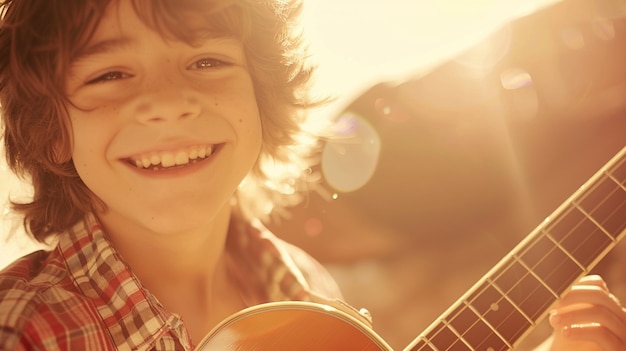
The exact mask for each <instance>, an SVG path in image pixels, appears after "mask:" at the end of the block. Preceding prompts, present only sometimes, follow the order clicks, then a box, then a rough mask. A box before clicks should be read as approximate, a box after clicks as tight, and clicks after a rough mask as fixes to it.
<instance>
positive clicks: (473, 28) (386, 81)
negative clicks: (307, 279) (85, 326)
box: [0, 0, 626, 350]
mask: <svg viewBox="0 0 626 351" xmlns="http://www.w3.org/2000/svg"><path fill="white" fill-rule="evenodd" d="M306 5H307V8H306V11H307V12H306V26H307V27H306V29H307V31H308V33H309V35H310V36H311V49H312V52H313V54H314V58H315V59H316V60H317V62H318V63H319V65H320V77H319V81H318V89H320V92H323V93H324V94H327V93H329V92H330V93H331V94H333V95H336V96H337V99H336V101H335V102H333V103H332V104H330V105H329V106H326V107H325V108H323V109H321V110H320V111H316V112H315V113H325V114H332V115H333V116H335V117H336V120H337V126H336V128H337V129H336V131H337V137H335V138H332V139H330V140H328V142H327V143H326V145H325V147H324V150H323V153H322V155H321V158H322V164H321V167H320V168H319V169H318V170H317V171H318V172H320V174H322V175H323V178H322V179H323V183H322V184H321V187H320V188H319V189H317V190H316V191H315V192H314V193H312V194H311V195H310V196H309V197H308V199H307V201H306V202H305V203H303V204H302V205H301V206H299V207H297V208H295V209H294V210H293V211H292V216H291V217H290V218H286V219H283V220H282V221H280V222H275V223H268V225H269V226H270V227H271V228H272V229H273V230H274V231H275V232H276V233H277V234H278V235H279V236H281V237H283V238H285V239H287V240H289V241H291V242H293V243H295V244H297V245H299V246H301V247H303V248H305V249H306V250H308V251H309V252H310V253H311V254H312V255H313V256H315V257H316V258H317V259H318V260H320V261H321V262H322V263H324V264H325V265H326V266H327V267H328V268H329V270H330V271H331V273H332V274H333V275H334V276H335V277H336V279H337V281H338V282H339V284H340V285H341V287H342V289H343V291H344V293H345V297H346V299H347V300H348V302H350V303H352V304H353V305H355V306H357V307H366V308H368V309H369V310H370V311H371V312H372V314H373V316H374V325H375V328H376V330H377V331H378V332H379V333H380V334H381V335H382V336H383V337H384V338H385V339H386V340H387V341H388V342H389V343H390V344H391V345H392V346H393V347H394V349H398V350H400V349H402V348H403V347H404V346H406V345H407V344H408V343H409V342H410V341H411V340H412V339H413V338H414V337H415V336H417V334H419V332H421V331H422V330H423V329H425V328H426V327H427V326H428V325H429V324H430V323H431V322H432V321H434V320H435V319H436V318H437V317H438V316H439V315H440V314H441V313H442V312H444V310H445V309H446V308H447V307H448V306H449V305H451V304H452V303H453V302H454V301H456V300H457V299H458V298H459V297H460V296H461V295H462V294H463V293H464V292H465V291H466V290H467V289H469V288H470V287H471V286H472V284H473V283H474V282H475V281H477V280H478V279H480V278H481V277H482V276H483V275H484V274H485V273H486V272H487V271H488V270H489V269H490V268H491V267H492V266H493V265H494V264H496V263H497V262H498V261H499V260H500V258H502V257H503V256H504V255H505V254H506V253H507V252H508V251H509V250H511V249H512V248H513V247H514V246H515V245H516V244H517V243H518V242H519V241H520V240H521V239H522V238H523V237H524V236H525V235H526V234H528V233H529V232H530V231H531V230H532V229H533V228H534V227H535V226H536V225H537V224H539V223H540V222H541V221H542V220H543V219H544V218H545V217H546V216H548V215H549V214H550V213H551V212H552V210H554V209H555V208H556V207H557V206H558V205H559V204H560V203H561V202H563V201H564V200H565V199H566V198H567V197H568V196H569V195H570V194H571V193H572V192H574V191H575V190H576V189H577V188H578V187H579V186H580V185H581V184H582V183H583V182H584V181H585V180H586V179H587V178H588V177H589V176H591V175H592V174H593V173H594V172H595V171H596V170H597V169H598V168H600V167H601V166H602V165H603V164H604V163H605V162H606V161H607V160H609V158H610V157H611V156H613V155H614V154H615V153H616V152H617V151H619V150H620V149H621V148H623V147H624V146H626V116H625V113H626V63H625V62H626V17H624V14H625V13H626V2H624V1H623V0H564V1H559V2H557V1H548V0H534V1H531V0H524V1H519V0H445V1H444V0H429V1H426V0H419V1H415V0H373V1H359V0H310V1H308V2H307V3H306ZM0 167H3V166H2V165H0ZM27 193H28V189H27V187H26V186H24V185H23V184H22V183H20V182H18V181H17V180H16V179H14V178H13V177H11V176H10V175H9V174H8V171H6V169H5V168H2V169H1V172H0V194H11V195H12V196H23V194H27ZM5 197H6V196H3V197H2V200H4V198H5ZM3 216H4V220H3V221H2V222H0V223H1V224H2V227H0V229H1V230H2V235H3V237H4V239H2V238H0V240H2V241H0V245H1V247H2V249H1V250H0V266H4V265H6V264H7V263H8V262H9V261H10V260H12V259H14V258H15V257H17V256H18V255H21V254H23V253H24V252H26V251H29V250H32V249H33V246H32V244H31V243H29V242H28V241H27V240H25V239H23V235H22V233H21V232H20V230H19V219H17V221H16V220H13V218H12V217H11V214H10V213H9V212H8V211H5V212H4V213H3ZM8 233H15V235H12V236H8ZM7 238H8V239H7ZM625 245H626V244H624V245H619V246H618V247H617V248H616V249H615V250H614V251H613V252H612V253H611V254H610V255H609V256H607V257H606V258H605V259H604V260H603V261H602V262H601V263H600V265H599V266H598V267H597V269H596V272H599V273H602V274H603V275H605V276H606V277H607V279H608V280H609V283H610V285H611V286H612V287H613V289H614V290H615V292H616V294H617V295H618V296H619V297H621V298H622V299H623V300H626V281H625V280H624V279H625V278H624V277H626V274H624V273H625V272H624V269H625V268H626V246H625ZM548 333H549V329H548V328H547V327H546V325H545V324H542V325H540V326H539V327H538V328H536V330H535V331H534V332H533V333H532V334H531V335H530V336H529V337H528V338H527V339H526V341H525V342H524V343H523V345H522V346H520V347H519V349H520V350H526V349H528V348H529V347H531V346H532V345H534V344H536V343H537V342H538V341H539V340H541V339H543V338H544V337H545V336H547V335H548Z"/></svg>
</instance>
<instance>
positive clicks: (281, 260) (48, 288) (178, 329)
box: [0, 216, 340, 351]
mask: <svg viewBox="0 0 626 351" xmlns="http://www.w3.org/2000/svg"><path fill="white" fill-rule="evenodd" d="M231 228H232V230H231V232H230V234H229V238H228V243H227V252H228V254H229V256H230V258H231V260H230V262H231V267H230V268H232V272H233V273H234V274H235V275H236V277H237V278H238V279H241V280H244V279H245V281H246V286H252V287H251V288H250V289H249V290H248V291H247V292H246V293H247V294H248V296H246V301H248V302H251V303H261V302H268V301H283V300H308V299H309V298H310V297H311V295H310V294H312V293H314V294H316V295H317V294H320V295H325V296H328V297H331V298H338V297H340V295H339V290H338V289H337V287H336V285H335V283H334V281H333V280H332V279H331V278H330V276H329V275H328V273H327V272H326V271H325V270H324V269H323V268H322V267H321V266H320V265H319V263H317V262H316V261H314V260H313V259H311V258H310V257H309V256H308V255H306V254H305V253H303V252H302V251H300V250H298V249H296V248H295V247H293V246H291V245H289V244H287V243H285V242H283V241H281V240H279V239H278V238H276V237H275V236H274V235H272V234H271V233H269V232H268V231H267V230H266V229H264V228H263V227H262V226H261V225H260V224H259V223H254V224H243V223H242V221H235V220H234V221H233V223H232V226H231ZM234 262H236V263H237V265H236V266H235V265H234V264H233V263H234ZM255 281H256V283H257V284H250V282H255ZM196 341H199V340H196ZM192 348H193V343H192V341H191V339H190V337H189V333H188V332H187V329H186V328H185V324H184V322H183V321H182V320H181V318H180V317H179V316H178V315H176V314H174V313H171V312H169V311H167V310H165V309H164V308H163V306H162V305H161V304H160V303H159V302H158V301H157V299H156V298H155V297H154V296H153V295H152V294H150V292H149V291H147V290H146V289H145V288H143V287H142V285H141V282H140V281H139V280H138V279H137V277H136V276H134V275H133V274H132V272H131V271H130V270H129V269H128V267H127V266H126V264H125V263H124V261H123V260H122V259H121V258H120V256H119V255H118V253H117V252H116V251H115V249H114V248H113V247H112V246H111V244H110V243H109V242H108V241H107V239H106V237H105V235H104V234H103V232H102V230H101V229H100V227H99V225H98V224H97V222H96V221H95V219H94V218H93V216H89V217H88V218H87V219H86V220H85V221H84V223H80V224H79V225H76V226H75V227H74V228H73V229H72V230H70V231H68V232H67V233H65V234H64V235H62V236H60V237H59V243H58V245H57V247H56V249H55V250H52V251H50V252H45V251H37V252H34V253H32V254H30V255H28V256H26V257H24V258H22V259H20V260H18V261H16V262H14V263H13V264H11V265H10V266H9V267H7V268H6V269H5V270H4V271H2V272H0V350H81V351H82V350H115V349H119V350H189V349H192Z"/></svg>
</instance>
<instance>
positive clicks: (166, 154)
mask: <svg viewBox="0 0 626 351" xmlns="http://www.w3.org/2000/svg"><path fill="white" fill-rule="evenodd" d="M218 148H219V145H198V146H192V147H189V148H186V149H180V150H176V151H163V152H151V153H147V154H142V155H135V156H132V157H130V158H128V160H127V161H128V163H130V164H131V165H133V166H135V167H137V168H139V169H145V170H153V171H160V170H167V169H174V168H180V167H184V166H187V165H192V164H195V163H198V162H202V161H203V160H206V159H208V158H209V157H210V156H211V155H212V154H213V153H214V152H215V151H216V150H217V149H218Z"/></svg>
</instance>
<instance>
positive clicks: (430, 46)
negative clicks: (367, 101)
mask: <svg viewBox="0 0 626 351" xmlns="http://www.w3.org/2000/svg"><path fill="white" fill-rule="evenodd" d="M556 2H558V0H524V1H520V0H368V1H362V0H309V1H308V2H305V15H306V17H305V31H306V33H307V34H308V37H309V42H310V43H311V49H312V50H311V51H312V54H313V56H314V58H315V62H317V63H318V64H319V72H320V74H319V76H320V79H319V85H318V86H319V89H321V90H322V91H324V92H325V93H326V92H330V93H333V94H336V95H337V96H339V97H340V101H338V104H341V103H345V101H346V100H350V99H351V98H353V97H355V96H356V95H357V94H358V93H359V92H360V91H363V90H365V89H367V88H368V87H369V86H370V85H372V84H373V83H377V82H380V81H385V80H395V79H397V78H401V77H406V76H407V75H408V74H413V73H419V72H420V71H423V70H424V69H426V68H428V67H429V66H433V65H435V64H437V63H438V62H441V61H442V60H445V59H446V58H448V57H450V56H452V55H454V54H455V53H458V52H459V51H461V50H462V49H464V48H467V47H469V46H471V45H472V44H474V43H476V42H478V41H479V40H480V39H481V38H483V37H484V36H486V35H487V34H489V33H490V32H491V31H493V30H494V29H495V28H497V27H498V26H500V25H502V24H503V23H506V22H508V21H510V20H511V19H513V18H516V17H519V16H523V15H526V14H529V13H532V12H534V11H535V10H537V9H538V8H541V7H543V6H546V5H549V4H553V3H556Z"/></svg>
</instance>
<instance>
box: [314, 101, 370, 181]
mask: <svg viewBox="0 0 626 351" xmlns="http://www.w3.org/2000/svg"><path fill="white" fill-rule="evenodd" d="M335 127H336V130H335V136H334V137H331V138H329V140H327V142H326V144H325V145H324V149H323V150H322V160H321V168H322V174H323V176H324V180H325V181H326V183H327V184H328V185H329V186H331V187H332V188H334V189H335V190H337V191H339V192H351V191H355V190H357V189H359V188H361V187H363V186H364V185H365V184H367V182H368V181H369V180H370V178H371V177H372V175H373V174H374V171H375V170H376V166H377V165H378V158H379V155H380V147H381V145H380V136H379V135H378V132H377V131H376V130H375V129H374V127H372V125H371V124H370V123H369V122H368V121H366V120H365V119H364V118H363V117H361V116H359V115H357V114H354V113H351V112H346V113H344V114H343V115H342V116H341V117H340V118H339V119H338V120H337V122H336V124H335Z"/></svg>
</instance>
